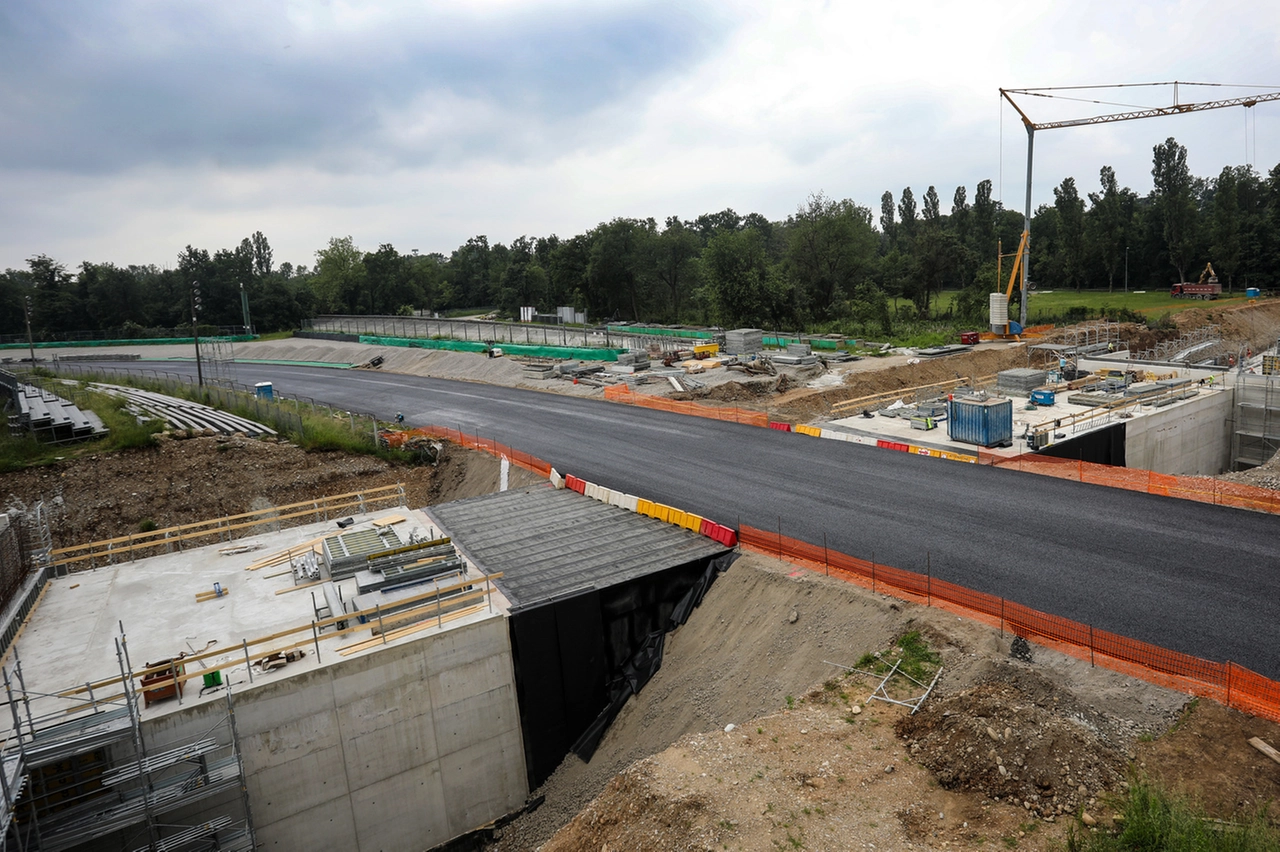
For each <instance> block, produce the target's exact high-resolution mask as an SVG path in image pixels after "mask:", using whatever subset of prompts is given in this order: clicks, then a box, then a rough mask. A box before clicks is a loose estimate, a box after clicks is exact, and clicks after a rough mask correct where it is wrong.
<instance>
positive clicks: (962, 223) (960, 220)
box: [948, 186, 970, 247]
mask: <svg viewBox="0 0 1280 852" xmlns="http://www.w3.org/2000/svg"><path fill="white" fill-rule="evenodd" d="M968 194H969V193H968V190H966V189H965V188H964V187H963V186H957V187H956V191H955V194H954V195H953V196H951V218H950V219H949V220H948V224H950V225H951V230H953V231H955V234H956V238H957V239H959V240H960V244H961V245H963V246H966V247H967V246H968V245H969V224H970V223H969V214H970V210H969V202H968Z"/></svg>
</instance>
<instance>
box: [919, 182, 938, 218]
mask: <svg viewBox="0 0 1280 852" xmlns="http://www.w3.org/2000/svg"><path fill="white" fill-rule="evenodd" d="M920 217H921V218H922V219H924V224H925V227H927V228H936V227H938V226H939V225H940V224H942V206H941V204H940V202H939V200H938V190H937V189H935V188H934V187H933V185H932V184H931V185H930V186H929V188H928V189H927V190H925V193H924V208H923V209H922V210H921V214H920Z"/></svg>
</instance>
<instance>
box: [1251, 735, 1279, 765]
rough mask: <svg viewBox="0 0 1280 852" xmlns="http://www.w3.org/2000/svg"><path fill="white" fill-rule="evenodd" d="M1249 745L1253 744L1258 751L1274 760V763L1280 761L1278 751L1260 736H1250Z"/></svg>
mask: <svg viewBox="0 0 1280 852" xmlns="http://www.w3.org/2000/svg"><path fill="white" fill-rule="evenodd" d="M1249 745H1251V746H1253V747H1254V748H1256V749H1257V750H1258V751H1260V752H1262V753H1263V754H1265V755H1266V756H1267V757H1269V758H1271V759H1272V760H1274V761H1275V762H1276V763H1280V751H1276V750H1275V749H1274V748H1272V747H1271V745H1270V744H1269V743H1268V742H1267V741H1266V740H1264V739H1262V738H1261V737H1251V738H1250V739H1249Z"/></svg>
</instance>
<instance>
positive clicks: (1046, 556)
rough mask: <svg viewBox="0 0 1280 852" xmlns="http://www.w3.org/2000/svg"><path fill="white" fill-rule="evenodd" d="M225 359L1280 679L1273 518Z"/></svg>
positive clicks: (759, 434) (586, 473)
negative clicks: (1276, 633)
mask: <svg viewBox="0 0 1280 852" xmlns="http://www.w3.org/2000/svg"><path fill="white" fill-rule="evenodd" d="M112 366H113V367H117V368H118V365H112ZM150 366H152V365H146V364H143V363H139V364H137V365H136V367H130V368H128V369H131V370H136V371H141V372H146V371H147V370H148V369H149V368H150ZM155 366H158V365H155ZM161 369H163V370H166V371H169V372H185V373H194V366H193V365H192V366H190V367H188V366H187V365H177V364H174V363H172V362H167V363H165V364H164V366H163V367H162V368H161ZM237 372H238V379H239V381H240V382H242V383H250V384H251V383H255V382H259V381H271V382H274V383H275V386H276V388H277V390H279V391H281V392H283V393H285V394H289V395H298V396H302V397H312V398H314V399H316V400H317V401H323V402H326V403H329V404H331V405H334V406H337V407H340V408H344V409H350V410H356V411H363V412H372V413H376V414H377V415H378V416H379V417H380V418H386V419H387V420H390V419H392V418H393V417H394V415H395V413H396V412H397V411H400V412H403V413H404V416H405V419H406V421H407V425H410V426H415V425H417V426H421V425H428V424H435V425H440V426H448V427H453V428H461V429H462V430H463V431H465V432H467V433H475V434H478V435H481V436H484V437H489V438H493V439H496V440H497V441H500V442H501V443H504V444H508V445H510V446H513V447H515V448H518V449H520V450H523V451H525V452H528V453H531V454H533V455H535V456H538V457H540V458H542V459H545V460H546V461H548V462H550V463H551V464H552V465H554V466H555V467H556V469H557V470H559V471H560V472H561V473H572V474H574V475H576V476H580V477H582V478H584V479H586V480H588V481H591V482H596V483H598V484H600V485H604V486H606V487H609V488H614V489H618V490H621V491H625V492H627V493H630V494H636V495H639V496H642V497H647V498H649V499H653V500H657V501H660V502H663V503H668V504H670V505H673V506H677V507H680V508H682V509H686V510H688V511H692V512H696V513H697V514H699V515H704V516H706V517H709V518H711V519H712V520H715V521H719V522H721V523H724V524H728V525H735V524H738V523H742V524H748V525H751V526H755V527H759V528H762V529H767V530H775V529H778V528H779V526H780V527H781V531H782V533H783V534H784V535H787V536H790V537H792V538H797V539H802V540H805V541H809V542H814V543H819V544H820V543H821V542H822V540H823V535H824V533H825V535H826V541H827V544H828V546H829V547H830V548H831V549H832V550H838V551H843V552H844V553H847V554H850V555H852V556H856V557H861V558H864V559H872V558H874V559H875V560H876V561H877V562H878V563H880V564H886V565H893V566H896V567H899V568H905V569H910V570H914V571H919V572H922V573H923V572H924V571H925V570H926V565H928V566H929V568H928V570H930V571H931V573H932V576H933V577H936V578H941V579H944V580H949V581H951V582H953V583H958V584H960V585H963V586H967V587H968V588H971V589H976V590H978V591H983V592H987V593H990V594H994V595H999V596H1002V597H1004V598H1006V599H1008V600H1011V601H1016V602H1018V603H1022V604H1025V605H1027V606H1030V607H1033V608H1035V609H1038V610H1042V611H1044V612H1049V613H1053V614H1056V615H1061V616H1064V617H1066V618H1070V619H1074V620H1075V621H1079V622H1081V623H1084V624H1088V625H1091V626H1093V627H1094V628H1095V629H1101V630H1108V631H1112V632H1114V633H1118V634H1121V635H1124V636H1129V637H1132V638H1135V639H1141V640H1143V641H1146V642H1151V643H1153V644H1156V645H1160V646H1163V647H1165V648H1171V649H1174V650H1178V651H1183V652H1185V653H1188V654H1194V655H1196V656H1198V657H1203V658H1206V659H1210V660H1215V661H1220V662H1225V661H1227V660H1230V661H1232V662H1235V663H1237V664H1239V665H1242V666H1245V667H1246V668H1249V669H1252V670H1254V671H1256V672H1258V673H1259V674H1262V675H1265V676H1267V677H1270V678H1273V679H1278V680H1280V643H1277V641H1276V636H1275V627H1276V616H1277V613H1280V607H1278V606H1277V601H1280V571H1278V569H1280V560H1278V559H1277V557H1276V544H1277V533H1278V532H1280V518H1277V517H1274V516H1270V515H1265V514H1261V513H1255V512H1248V511H1244V510H1239V509H1229V508H1225V507H1220V506H1212V505H1206V504H1203V503H1195V502H1191V501H1186V500H1177V499H1172V498H1166V497H1157V496H1153V495H1148V494H1141V493H1135V492H1130V491H1122V490H1117V489H1111V488H1106V487H1102V486H1094V485H1084V484H1081V483H1077V482H1068V481H1064V480H1059V479H1053V478H1050V477H1045V476H1038V475H1036V474H1030V473H1019V472H1016V471H1008V470H999V469H996V468H991V467H980V466H977V465H970V464H962V463H956V462H948V461H943V460H939V459H931V458H923V457H918V456H913V455H910V454H908V453H898V452H891V451H888V450H882V449H878V448H875V447H867V446H861V445H858V444H851V443H845V442H841V441H824V440H820V439H816V438H811V437H808V436H804V435H798V434H792V433H785V432H777V431H774V430H771V429H760V428H756V427H750V426H740V425H737V424H733V423H720V422H717V421H714V420H706V419H702V418H697V417H687V416H682V415H675V414H667V413H664V412H658V411H650V410H647V409H641V408H635V407H631V406H626V405H619V404H615V403H608V402H603V401H599V400H588V399H581V398H577V397H569V396H561V395H557V394H553V393H539V392H536V391H528V390H517V389H512V388H505V387H497V386H493V385H483V384H471V383H466V382H456V381H448V380H443V379H431V378H423V377H417V376H405V375H399V374H392V373H377V372H366V371H355V370H350V371H347V370H333V369H324V368H307V367H285V366H258V365H248V364H241V365H238V366H237ZM590 534H591V531H590V530H584V531H583V535H584V536H589V535H590ZM850 650H851V652H852V651H857V652H859V653H860V652H861V650H862V649H850Z"/></svg>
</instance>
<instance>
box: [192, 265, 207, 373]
mask: <svg viewBox="0 0 1280 852" xmlns="http://www.w3.org/2000/svg"><path fill="white" fill-rule="evenodd" d="M191 336H192V337H193V338H195V341H196V382H197V384H199V386H200V387H201V388H202V389H203V388H204V370H203V369H202V368H201V366H200V282H199V281H193V282H192V283H191Z"/></svg>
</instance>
